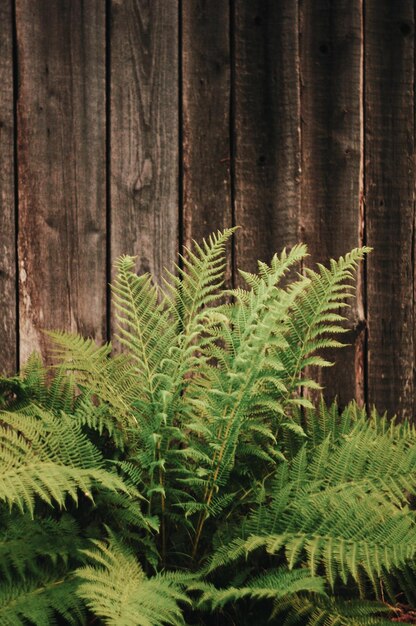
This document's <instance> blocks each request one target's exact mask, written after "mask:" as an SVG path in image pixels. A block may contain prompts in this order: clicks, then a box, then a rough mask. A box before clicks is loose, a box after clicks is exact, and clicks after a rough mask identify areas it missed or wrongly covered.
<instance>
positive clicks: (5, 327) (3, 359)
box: [0, 0, 18, 374]
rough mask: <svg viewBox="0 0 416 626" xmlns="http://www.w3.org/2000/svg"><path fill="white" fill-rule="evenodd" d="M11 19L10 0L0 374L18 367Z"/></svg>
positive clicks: (0, 168)
mask: <svg viewBox="0 0 416 626" xmlns="http://www.w3.org/2000/svg"><path fill="white" fill-rule="evenodd" d="M12 25H13V17H12V3H11V0H5V2H2V3H1V4H0V85H1V90H0V144H1V150H0V254H1V260H0V346H1V349H0V355H1V356H0V372H2V373H8V374H11V373H14V372H15V370H16V367H17V365H18V353H17V336H16V328H17V320H16V241H15V197H14V119H13V118H14V103H13V26H12Z"/></svg>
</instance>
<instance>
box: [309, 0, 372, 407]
mask: <svg viewBox="0 0 416 626" xmlns="http://www.w3.org/2000/svg"><path fill="white" fill-rule="evenodd" d="M361 30H362V0H337V1H335V0H330V1H328V2H314V1H313V0H301V5H300V42H301V43H300V56H301V84H302V88H301V89H302V90H301V111H302V130H301V136H302V226H301V231H302V236H301V238H302V240H303V241H305V243H307V245H308V249H309V253H310V257H309V259H308V265H312V266H313V265H314V264H315V263H316V262H322V263H327V262H328V259H329V258H338V257H339V256H341V255H343V254H345V253H346V252H348V251H349V250H350V249H352V248H355V247H357V246H359V245H361V244H362V237H363V221H362V219H363V218H362V192H363V177H362V169H363V155H362V128H363V115H362V41H361V37H362V32H361ZM350 304H351V308H350V310H349V312H348V313H347V316H348V321H347V322H346V326H347V328H348V329H349V332H348V334H345V335H344V336H343V337H342V340H343V341H344V342H345V343H349V344H351V345H350V346H349V347H348V348H343V349H342V350H340V351H337V352H334V351H331V352H330V353H329V354H328V355H327V356H328V358H329V359H330V360H334V361H335V362H336V364H335V366H334V367H332V368H329V369H326V370H323V371H322V373H321V375H320V378H321V380H320V382H321V384H322V385H323V386H324V388H326V395H327V397H328V399H332V398H333V397H334V395H337V396H338V398H339V401H340V403H341V404H345V403H346V402H348V401H349V400H351V399H352V398H353V397H356V398H357V400H358V401H359V402H360V403H361V404H362V403H364V400H365V397H364V395H365V394H364V360H365V354H364V345H365V341H364V337H365V326H364V294H363V283H362V280H360V281H359V284H358V290H357V295H356V298H355V299H354V301H351V302H350ZM343 313H345V312H344V311H343ZM354 364H355V365H354Z"/></svg>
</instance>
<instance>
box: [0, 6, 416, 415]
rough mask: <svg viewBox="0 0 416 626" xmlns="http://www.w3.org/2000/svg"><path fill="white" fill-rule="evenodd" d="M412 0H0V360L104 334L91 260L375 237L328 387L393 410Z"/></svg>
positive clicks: (405, 343)
mask: <svg viewBox="0 0 416 626" xmlns="http://www.w3.org/2000/svg"><path fill="white" fill-rule="evenodd" d="M414 13H415V8H414V2H413V0H0V85H1V90H0V146H1V149H0V150H1V151H0V251H1V266H0V294H1V301H0V346H1V362H0V369H3V370H5V371H9V372H10V371H13V370H14V369H15V368H16V367H18V366H19V363H22V362H24V361H25V359H26V358H27V356H28V354H29V353H30V352H31V351H32V350H34V349H40V350H42V351H43V350H44V348H45V346H44V338H43V336H42V332H41V329H43V328H61V329H68V330H73V331H78V332H80V333H82V334H84V335H89V336H93V337H95V338H96V339H97V340H98V341H102V340H103V339H105V338H106V337H107V336H109V335H111V310H110V304H109V294H108V288H107V283H108V281H109V279H110V273H111V264H112V261H113V260H114V259H115V258H116V257H117V256H118V255H119V254H121V253H129V254H136V255H138V269H139V270H150V271H151V272H153V273H154V274H155V276H156V277H159V276H160V274H161V271H162V268H163V266H167V267H172V263H173V262H174V260H175V259H176V257H177V253H178V249H179V248H180V246H182V244H183V243H184V244H188V243H189V242H190V240H191V239H193V238H196V239H200V238H201V237H203V236H205V235H207V234H208V233H210V232H211V231H213V230H215V229H220V228H223V227H224V226H227V225H230V224H239V225H241V226H242V229H241V230H240V231H239V232H238V235H237V236H236V238H235V242H234V245H233V250H232V253H230V263H229V272H228V273H229V280H230V281H233V280H235V276H236V273H235V267H236V266H239V267H242V268H245V269H253V268H255V260H256V259H257V258H260V259H264V260H268V259H269V258H270V257H271V255H272V253H273V252H274V251H277V250H280V249H281V248H282V247H283V246H284V245H290V244H293V243H294V242H295V241H298V240H303V241H305V242H306V243H307V244H308V246H309V249H310V253H311V256H310V262H311V263H313V262H315V261H324V260H327V259H328V258H329V257H336V256H339V255H340V254H342V253H344V252H346V251H348V250H349V249H350V248H352V247H355V246H357V245H360V244H362V243H363V242H365V243H367V244H368V245H371V246H373V247H374V253H373V254H372V255H371V256H370V257H369V259H368V262H367V263H366V265H365V267H364V268H363V271H362V272H361V274H360V277H359V283H358V290H357V297H356V300H355V301H354V303H353V306H352V308H351V309H350V311H349V320H348V324H349V328H350V331H349V333H348V340H349V341H350V343H351V346H350V347H349V348H347V349H344V351H342V353H339V354H338V355H337V356H338V364H337V365H336V366H335V367H334V368H332V369H330V370H327V371H325V373H324V375H323V377H322V382H323V384H324V385H325V386H326V388H327V393H328V395H330V396H332V395H333V394H338V395H339V396H340V398H341V400H342V401H343V402H344V401H346V400H348V399H349V398H351V397H353V396H356V397H357V398H358V399H359V400H360V401H361V402H367V403H369V404H372V403H376V404H377V406H378V407H379V408H380V409H387V410H389V411H390V412H393V411H398V412H399V413H400V414H401V415H408V416H411V415H413V413H414V397H415V389H414V387H415V378H414V361H415V323H414V322H415V320H414V300H415V280H414V252H415V239H414V234H415V199H414V187H415V162H414V127H415V121H414V110H415V109H414V69H415V49H414V17H415V16H414Z"/></svg>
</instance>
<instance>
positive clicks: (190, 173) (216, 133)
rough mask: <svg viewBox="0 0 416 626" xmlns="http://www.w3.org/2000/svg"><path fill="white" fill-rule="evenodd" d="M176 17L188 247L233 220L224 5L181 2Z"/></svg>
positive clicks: (227, 19)
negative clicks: (179, 19)
mask: <svg viewBox="0 0 416 626" xmlns="http://www.w3.org/2000/svg"><path fill="white" fill-rule="evenodd" d="M181 17H182V71H181V84H182V95H183V98H182V155H183V179H182V180H183V241H184V244H185V245H186V246H189V245H190V244H191V242H192V240H193V239H194V240H196V241H201V239H202V238H203V237H207V236H208V235H209V234H210V233H212V232H213V231H216V230H218V229H224V228H226V227H229V226H232V223H233V214H232V197H231V193H232V190H231V167H232V163H231V150H230V142H231V140H232V137H231V133H230V131H231V128H230V121H231V120H230V110H231V106H232V102H231V67H230V66H231V41H230V10H229V3H228V2H223V0H183V2H182V15H181ZM230 273H231V267H230V266H229V268H228V275H229V276H230Z"/></svg>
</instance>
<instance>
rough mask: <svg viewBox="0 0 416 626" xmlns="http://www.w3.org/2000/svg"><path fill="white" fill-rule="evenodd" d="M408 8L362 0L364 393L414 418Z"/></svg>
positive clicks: (408, 0) (399, 1) (393, 0)
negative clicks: (369, 249)
mask: <svg viewBox="0 0 416 626" xmlns="http://www.w3.org/2000/svg"><path fill="white" fill-rule="evenodd" d="M414 26H415V24H414V3H413V2H412V0H368V2H367V3H366V16H365V68H366V73H365V103H366V107H365V119H366V134H365V155H366V157H365V161H366V173H365V179H366V230H367V241H368V244H369V245H371V246H373V247H374V252H373V253H372V254H371V255H370V257H369V260H368V277H367V280H368V325H369V336H368V392H369V402H370V404H373V403H374V404H375V405H376V406H377V407H378V408H379V409H380V410H381V411H383V410H387V411H389V413H390V414H393V413H395V412H398V413H399V415H400V416H402V417H404V416H407V417H412V416H414V395H415V389H414V380H413V372H414V365H415V364H414V324H415V317H414V296H413V293H414V265H413V264H414V234H415V233H414V226H415V223H414V219H415V214H414V167H415V165H414V148H415V145H414Z"/></svg>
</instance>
